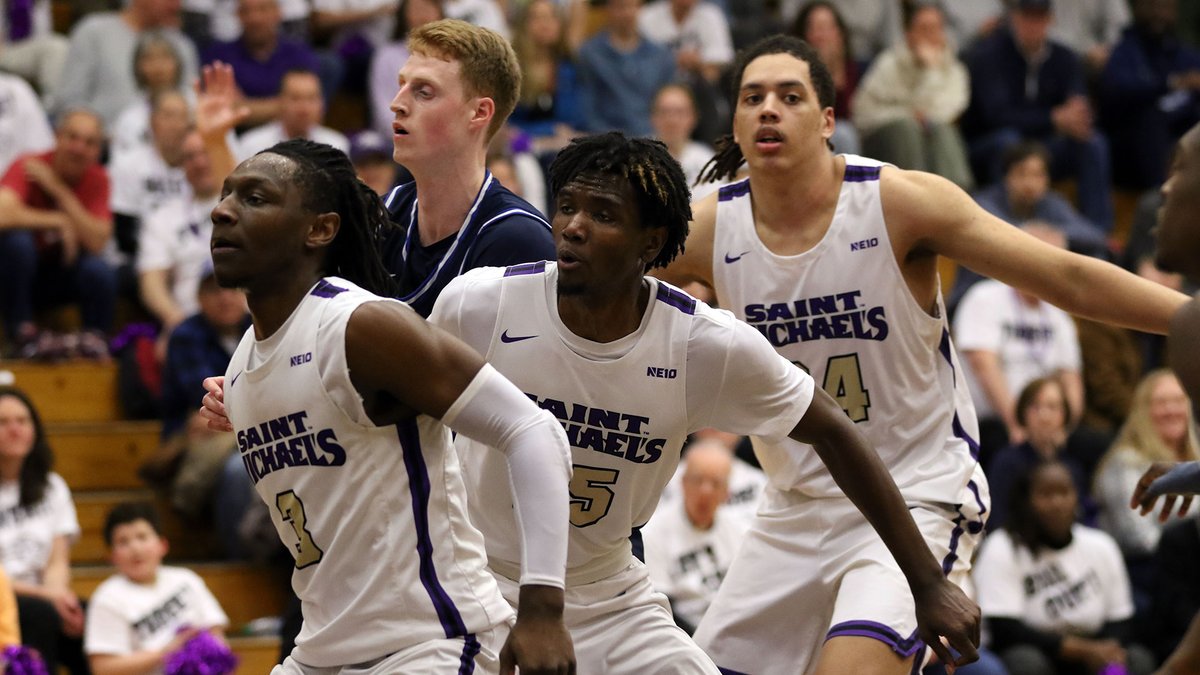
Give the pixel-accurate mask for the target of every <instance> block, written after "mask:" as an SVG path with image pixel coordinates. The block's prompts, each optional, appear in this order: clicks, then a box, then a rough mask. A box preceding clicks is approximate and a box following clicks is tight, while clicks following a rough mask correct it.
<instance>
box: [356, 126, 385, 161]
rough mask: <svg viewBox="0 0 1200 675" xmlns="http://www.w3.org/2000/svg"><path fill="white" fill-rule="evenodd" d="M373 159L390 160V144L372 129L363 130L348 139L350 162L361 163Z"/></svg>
mask: <svg viewBox="0 0 1200 675" xmlns="http://www.w3.org/2000/svg"><path fill="white" fill-rule="evenodd" d="M373 157H384V158H387V159H391V157H392V143H391V141H390V139H387V138H384V136H383V134H381V133H379V132H378V131H375V130H373V129H364V130H362V131H360V132H358V133H356V134H354V135H352V136H351V137H350V161H351V162H356V163H357V162H361V161H363V160H367V159H371V158H373Z"/></svg>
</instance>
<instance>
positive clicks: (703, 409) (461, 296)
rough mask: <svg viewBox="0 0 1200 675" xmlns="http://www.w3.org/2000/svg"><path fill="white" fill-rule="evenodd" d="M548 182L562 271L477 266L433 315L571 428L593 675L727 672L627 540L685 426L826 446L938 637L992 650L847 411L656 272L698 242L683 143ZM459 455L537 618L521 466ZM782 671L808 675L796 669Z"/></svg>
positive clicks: (575, 560)
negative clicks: (516, 473)
mask: <svg viewBox="0 0 1200 675" xmlns="http://www.w3.org/2000/svg"><path fill="white" fill-rule="evenodd" d="M550 183H551V187H552V189H553V191H554V193H555V202H554V203H555V211H554V215H553V218H552V226H553V230H554V235H555V244H556V247H557V261H556V262H542V263H530V264H525V265H518V266H514V267H508V268H483V269H478V270H474V271H471V272H468V273H466V274H465V275H463V276H461V277H459V278H458V279H455V280H454V281H452V282H451V283H450V284H449V285H448V286H447V287H446V288H445V290H444V291H443V292H442V294H441V296H440V297H439V299H438V301H437V303H436V304H435V306H434V311H433V314H432V315H431V316H430V321H431V322H433V323H435V324H437V325H439V326H441V327H443V328H445V329H446V330H447V331H448V332H450V333H452V334H454V335H456V336H458V337H461V338H462V339H463V340H464V341H465V342H466V343H467V344H469V345H471V346H472V347H474V348H476V349H477V350H479V352H480V353H482V354H484V355H485V356H486V357H487V360H488V362H489V363H490V364H491V365H492V366H494V367H495V368H496V369H497V370H498V371H499V372H500V373H501V374H503V375H505V377H508V378H509V379H511V380H512V381H513V382H514V383H515V384H516V385H517V386H518V387H520V389H521V390H522V391H523V392H524V393H525V394H526V395H527V396H528V397H529V398H530V399H532V400H534V401H535V402H536V403H537V404H538V405H539V406H541V407H542V408H543V409H545V410H548V411H550V412H552V413H553V414H554V416H555V417H557V418H558V419H559V421H560V422H561V423H562V424H563V426H564V427H565V428H566V431H567V437H568V440H569V442H570V444H571V446H572V447H571V452H572V459H573V462H574V473H573V478H572V481H571V496H570V499H571V524H572V528H571V533H570V543H569V546H568V557H567V589H566V610H565V613H564V616H565V619H566V623H567V627H568V628H569V629H570V631H571V637H572V639H573V641H574V645H575V650H576V656H577V659H578V663H579V672H580V673H581V674H587V675H603V674H610V673H611V674H613V675H624V674H632V673H679V674H680V675H693V674H696V673H714V674H715V673H716V672H717V669H716V667H715V666H714V665H713V664H712V662H711V661H710V660H709V659H708V657H707V656H705V655H704V653H703V652H702V651H701V650H700V649H699V647H697V646H696V645H695V643H694V642H693V641H692V640H691V639H690V638H689V637H688V636H687V635H686V634H685V633H684V632H683V631H682V630H681V629H679V628H678V627H676V626H675V624H674V623H673V621H672V618H671V614H670V611H669V609H668V608H667V605H666V599H665V597H664V596H662V595H661V594H659V593H657V592H654V591H653V590H652V588H651V585H650V582H649V579H648V575H647V572H646V568H645V566H644V565H643V564H642V563H641V562H639V561H637V560H636V559H635V558H634V557H633V555H632V554H631V552H630V544H629V536H630V531H631V530H632V529H633V528H634V527H640V526H642V525H644V524H645V523H646V521H647V520H648V519H649V518H650V515H651V514H652V513H653V511H654V509H655V507H656V505H657V503H658V497H659V495H660V494H661V493H662V489H663V487H664V486H665V485H666V484H667V481H669V480H670V478H671V476H672V475H673V474H674V473H675V469H676V467H677V465H678V462H679V452H680V448H681V447H682V445H683V443H684V440H685V439H686V437H687V435H688V434H689V433H691V432H693V431H696V430H698V429H700V428H703V427H716V428H719V429H723V430H727V431H730V432H734V433H738V434H759V435H761V436H763V437H765V438H769V439H771V440H772V442H779V441H781V440H782V439H784V438H785V437H791V438H793V439H796V440H797V442H805V443H811V444H813V447H814V448H815V450H816V454H817V456H819V458H820V461H823V462H825V463H826V465H827V466H828V468H829V471H830V473H831V474H832V475H833V477H834V479H835V480H836V481H837V482H838V484H839V485H841V486H842V487H843V488H845V489H846V491H847V494H849V495H850V498H851V499H852V500H853V502H854V504H856V505H857V506H858V507H859V508H861V509H862V510H863V512H865V513H866V514H867V517H868V518H869V519H870V521H871V522H872V523H873V524H874V526H875V527H876V528H877V529H878V531H879V532H880V534H881V535H882V537H883V540H884V541H886V542H887V546H888V547H889V548H890V550H892V551H894V552H895V553H896V556H897V558H898V559H899V560H900V563H899V564H900V567H901V568H902V569H903V570H904V572H905V573H906V574H907V577H908V579H910V580H911V583H912V585H913V587H914V588H919V589H921V591H922V592H921V599H922V607H921V609H922V618H923V619H924V622H923V625H922V628H923V629H924V630H925V631H927V632H928V634H929V635H930V636H933V635H937V634H944V635H948V636H949V637H950V639H951V641H952V643H953V644H954V645H955V646H956V647H957V648H959V649H961V650H962V651H963V652H964V653H967V654H974V652H975V644H977V643H978V636H979V611H978V608H976V607H975V605H974V604H973V603H971V602H970V601H969V600H968V599H967V598H966V597H965V596H964V595H963V594H962V592H961V591H960V590H959V589H958V588H957V587H956V586H954V585H953V584H952V583H950V582H949V581H947V580H946V578H945V577H944V576H943V575H942V572H941V565H940V563H939V561H937V560H935V559H934V558H933V556H932V555H930V553H929V551H928V549H927V548H926V547H925V546H924V544H923V540H922V539H921V534H920V532H919V531H918V529H917V527H916V524H915V523H914V522H913V519H912V518H911V517H910V516H909V512H908V511H907V510H906V509H905V507H904V502H903V500H902V498H901V496H900V493H899V491H898V490H897V489H896V487H895V484H894V483H893V481H892V480H891V479H890V477H889V476H888V474H887V470H886V467H885V466H884V465H883V463H882V462H880V461H879V458H878V456H877V455H876V454H875V453H874V451H872V450H871V448H870V446H869V445H867V444H866V442H865V439H864V438H863V436H862V435H861V434H860V433H859V432H858V430H857V429H856V428H855V425H854V424H853V423H851V422H850V421H849V420H848V419H846V416H845V415H844V414H843V413H842V411H841V408H840V407H839V406H838V405H837V404H836V403H835V402H834V400H833V399H832V398H831V397H830V396H829V395H828V394H826V393H825V392H823V391H821V390H817V389H815V387H814V385H813V381H812V378H811V377H809V376H808V375H807V374H805V373H804V371H802V370H801V369H799V368H796V367H794V366H793V365H792V364H791V363H789V362H788V361H787V360H786V359H784V358H782V357H780V356H779V355H777V354H775V353H774V351H773V350H772V348H771V346H770V344H769V343H768V342H767V341H766V340H765V339H763V337H762V336H761V335H760V334H759V333H758V332H757V331H755V330H754V329H753V328H751V327H750V326H748V325H746V324H744V323H742V322H739V321H737V320H736V319H734V317H733V316H732V315H731V314H729V313H728V312H724V311H719V310H713V309H711V308H709V307H708V306H707V305H705V304H704V303H702V302H699V301H697V300H695V299H694V298H692V297H690V296H688V295H687V294H685V293H683V292H682V291H680V290H678V289H676V288H674V287H673V286H670V285H668V284H666V283H663V282H660V281H658V280H656V279H652V278H647V277H645V276H644V274H645V272H646V270H647V269H649V268H651V267H659V266H662V265H665V264H667V263H668V262H669V261H670V260H671V259H672V258H674V257H675V256H676V255H677V254H678V253H679V251H680V250H681V247H682V244H683V241H684V239H685V238H686V236H687V221H688V219H689V217H690V216H689V214H690V209H689V207H688V204H687V199H688V190H687V179H686V177H685V176H684V174H683V171H682V170H681V169H680V167H679V165H678V164H677V163H676V162H675V161H674V160H673V159H672V158H671V156H670V154H669V153H668V152H667V150H666V147H665V146H664V145H662V144H661V143H659V142H657V141H650V140H646V139H628V138H625V137H624V136H622V135H621V134H617V133H611V134H605V135H601V136H593V137H585V138H581V139H577V140H575V141H574V142H572V144H571V145H570V146H568V147H567V148H566V149H564V150H563V151H562V152H560V153H559V155H558V157H557V158H556V159H555V162H554V164H553V166H552V167H551V169H550ZM814 390H815V395H814ZM457 445H458V448H459V452H460V456H461V457H462V459H463V465H464V469H463V472H464V475H465V476H466V482H467V485H468V486H469V492H470V495H471V500H470V513H471V517H472V520H473V521H474V522H475V524H476V525H478V526H479V528H480V529H481V530H482V532H483V534H484V540H485V543H486V546H487V553H488V561H489V566H490V567H491V569H492V571H493V572H494V573H495V574H496V578H497V580H498V581H499V583H500V587H501V591H502V592H503V593H504V595H505V597H506V598H507V599H508V600H509V601H510V602H512V603H514V605H517V606H518V608H519V607H520V604H519V603H518V597H517V581H516V578H517V573H518V572H519V569H520V566H519V560H520V548H519V547H518V546H516V545H515V542H516V541H517V540H516V533H517V525H518V522H519V521H518V519H516V518H514V517H513V510H512V501H511V495H510V492H509V490H508V489H507V488H506V485H507V479H506V477H505V472H506V469H505V467H504V466H503V465H502V464H501V463H500V462H499V461H498V459H499V457H498V455H497V453H495V452H493V451H491V450H490V449H488V448H487V447H486V443H481V442H478V441H472V440H463V439H462V438H461V437H460V440H459V441H458V442H457ZM793 449H794V450H795V451H796V452H803V453H806V454H807V453H809V452H810V451H809V449H808V448H807V447H805V446H800V445H799V444H796V445H794V446H793ZM800 460H801V458H800V457H797V458H796V460H795V461H800ZM830 536H831V537H835V536H836V535H835V534H833V533H831V534H830ZM876 539H878V537H876ZM885 550H886V549H885ZM747 601H748V602H751V603H754V602H756V599H753V598H750V599H747ZM522 602H523V600H522ZM792 609H793V611H794V612H803V611H805V610H804V608H803V607H800V606H797V607H793V608H792ZM774 667H775V669H776V670H777V671H779V670H781V669H782V670H789V671H791V672H797V671H795V670H794V666H793V665H792V664H790V663H788V662H784V661H780V662H778V663H776V664H775V666H774ZM755 672H757V671H755Z"/></svg>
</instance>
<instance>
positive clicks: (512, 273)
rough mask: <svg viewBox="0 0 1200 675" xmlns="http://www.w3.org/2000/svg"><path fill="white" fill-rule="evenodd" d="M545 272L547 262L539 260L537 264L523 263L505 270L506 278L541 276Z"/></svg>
mask: <svg viewBox="0 0 1200 675" xmlns="http://www.w3.org/2000/svg"><path fill="white" fill-rule="evenodd" d="M545 271H546V261H545V260H539V261H537V262H528V263H521V264H520V265H513V266H512V267H509V268H508V269H506V270H504V276H506V277H521V276H526V275H530V274H541V273H542V272H545Z"/></svg>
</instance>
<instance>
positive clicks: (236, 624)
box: [71, 562, 289, 673]
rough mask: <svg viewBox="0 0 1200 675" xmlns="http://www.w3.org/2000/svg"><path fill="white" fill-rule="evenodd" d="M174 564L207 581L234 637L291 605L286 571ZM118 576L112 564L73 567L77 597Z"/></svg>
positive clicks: (228, 564) (233, 565) (237, 565)
mask: <svg viewBox="0 0 1200 675" xmlns="http://www.w3.org/2000/svg"><path fill="white" fill-rule="evenodd" d="M171 564H175V565H180V566H182V567H187V568H188V569H191V570H192V571H194V572H195V573H196V574H199V575H200V578H202V579H204V583H205V584H206V585H207V586H208V590H209V591H212V594H213V596H214V597H216V599H217V602H219V603H221V609H223V610H225V614H226V615H227V616H228V617H229V630H228V632H229V634H230V635H236V634H237V633H238V632H239V631H241V630H242V628H243V627H244V626H245V625H246V624H247V623H249V622H251V621H253V620H254V619H258V618H262V617H264V616H279V615H280V614H282V613H283V610H284V608H285V604H286V602H287V598H286V594H285V589H286V585H287V584H288V583H289V580H288V578H287V577H286V574H287V571H286V570H281V569H280V568H277V567H268V566H265V565H255V564H251V563H237V562H219V563H213V562H204V563H190V564H181V563H171ZM115 573H116V570H115V569H114V568H112V567H110V566H108V565H84V566H78V565H77V566H74V567H72V568H71V588H72V590H74V591H75V594H76V595H78V596H79V597H81V598H86V597H88V596H90V595H91V594H92V592H93V591H95V590H96V587H97V586H99V585H100V582H102V581H104V580H105V579H107V578H109V577H110V576H112V575H113V574H115ZM276 649H278V647H277V648H276ZM269 670H270V669H269V668H268V669H267V670H264V671H259V672H260V673H264V672H268V671H269Z"/></svg>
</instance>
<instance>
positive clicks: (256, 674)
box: [228, 637, 279, 675]
mask: <svg viewBox="0 0 1200 675" xmlns="http://www.w3.org/2000/svg"><path fill="white" fill-rule="evenodd" d="M228 640H229V646H230V648H232V649H233V653H234V654H237V656H238V668H237V670H236V671H235V673H236V675H266V673H269V672H271V669H272V668H274V667H275V664H276V663H278V662H279V638H277V637H230V638H228Z"/></svg>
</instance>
